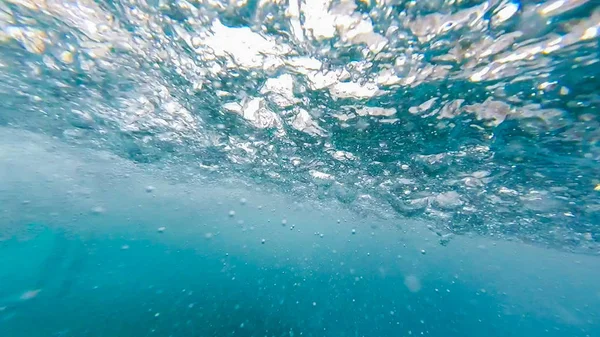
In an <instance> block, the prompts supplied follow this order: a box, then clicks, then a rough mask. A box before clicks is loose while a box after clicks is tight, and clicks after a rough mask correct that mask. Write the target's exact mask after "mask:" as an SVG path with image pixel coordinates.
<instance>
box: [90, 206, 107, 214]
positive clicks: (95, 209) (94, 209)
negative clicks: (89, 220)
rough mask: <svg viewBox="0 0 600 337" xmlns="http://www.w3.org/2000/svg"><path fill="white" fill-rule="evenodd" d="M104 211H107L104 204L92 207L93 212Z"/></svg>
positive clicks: (100, 212)
mask: <svg viewBox="0 0 600 337" xmlns="http://www.w3.org/2000/svg"><path fill="white" fill-rule="evenodd" d="M104 212H106V209H104V207H102V206H96V207H94V208H92V213H94V214H102V213H104Z"/></svg>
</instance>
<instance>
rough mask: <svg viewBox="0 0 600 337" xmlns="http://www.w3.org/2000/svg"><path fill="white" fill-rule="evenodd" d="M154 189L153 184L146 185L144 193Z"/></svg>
mask: <svg viewBox="0 0 600 337" xmlns="http://www.w3.org/2000/svg"><path fill="white" fill-rule="evenodd" d="M153 191H154V186H146V193H151V192H153Z"/></svg>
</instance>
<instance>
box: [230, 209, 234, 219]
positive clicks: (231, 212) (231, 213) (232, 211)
mask: <svg viewBox="0 0 600 337" xmlns="http://www.w3.org/2000/svg"><path fill="white" fill-rule="evenodd" d="M234 216H235V211H234V210H231V211H229V217H230V218H232V217H234Z"/></svg>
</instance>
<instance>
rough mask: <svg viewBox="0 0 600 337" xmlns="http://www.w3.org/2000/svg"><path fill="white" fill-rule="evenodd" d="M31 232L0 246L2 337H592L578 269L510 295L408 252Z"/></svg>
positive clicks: (598, 329)
mask: <svg viewBox="0 0 600 337" xmlns="http://www.w3.org/2000/svg"><path fill="white" fill-rule="evenodd" d="M224 225H225V224H224ZM28 231H29V232H30V233H31V235H30V236H29V237H27V238H25V239H23V238H20V239H16V238H13V239H8V240H5V241H3V242H1V243H0V276H1V278H0V286H1V288H0V300H1V301H2V302H1V303H0V308H1V311H0V335H1V336H5V337H13V336H14V337H17V336H28V337H37V336H165V337H167V336H173V337H175V336H186V337H187V336H215V337H216V336H219V337H221V336H257V337H258V336H260V337H263V336H269V337H270V336H289V337H294V336H295V337H297V336H336V337H337V336H352V337H356V336H361V337H362V336H365V337H366V336H436V337H437V336H444V337H446V336H465V337H466V336H473V337H475V336H528V337H533V336H561V337H562V336H599V335H600V324H599V323H600V320H599V319H600V318H599V316H598V314H599V312H597V311H596V312H593V310H597V309H598V305H597V301H598V298H599V297H598V296H599V295H600V294H599V293H591V294H587V295H588V298H587V299H588V300H590V298H591V300H592V302H587V303H588V304H584V303H583V302H582V303H579V304H581V306H578V302H577V301H579V300H578V298H579V297H582V295H583V296H584V297H585V296H586V294H582V293H581V291H589V289H590V288H589V286H588V287H585V286H584V288H583V289H582V288H578V280H577V279H576V278H577V277H578V276H579V274H578V273H577V271H575V272H574V273H571V272H569V271H568V270H566V271H565V272H564V275H567V276H568V275H572V276H573V278H568V277H567V278H565V279H564V282H565V284H563V285H560V286H559V287H555V288H552V284H555V282H556V281H557V280H556V279H554V280H548V279H545V277H548V278H554V277H555V276H556V272H554V271H551V272H550V273H548V275H546V276H545V275H544V274H539V275H538V276H539V279H538V282H537V283H536V282H532V279H535V278H531V277H530V276H531V275H530V274H529V273H528V272H524V274H525V275H524V276H523V283H521V284H515V287H514V288H515V289H512V290H514V291H513V292H512V293H511V287H510V286H508V287H504V289H505V290H506V292H499V289H500V288H502V287H498V286H497V285H491V286H490V288H489V289H485V288H482V287H481V286H482V282H480V281H478V280H476V278H477V277H475V276H474V275H473V276H471V274H473V270H472V269H471V270H469V269H470V268H466V269H467V270H465V269H464V268H456V269H455V268H454V267H455V266H447V267H445V268H435V267H434V268H429V270H427V271H426V272H423V271H421V272H417V273H415V274H410V275H408V276H407V273H406V270H407V268H405V267H404V266H403V263H406V262H402V263H398V262H397V261H396V260H397V259H398V260H402V259H406V258H405V257H402V256H398V255H396V254H394V252H388V253H386V254H372V255H371V254H357V253H356V251H353V249H342V250H340V251H339V252H327V249H324V248H323V247H317V248H314V247H313V248H311V247H307V250H311V249H313V250H316V251H317V253H318V254H312V255H311V254H308V253H307V254H301V256H295V257H291V256H290V255H286V254H284V253H282V254H279V253H278V252H273V254H269V255H271V257H270V258H269V259H268V261H261V260H260V257H258V256H256V255H254V256H253V251H254V250H255V249H260V250H264V251H268V250H269V249H272V248H270V247H269V244H270V242H265V243H261V242H258V241H256V240H254V241H253V242H248V244H253V245H255V246H256V247H251V248H250V249H248V250H247V252H246V253H244V252H243V249H240V250H237V251H235V250H234V251H232V252H231V253H228V252H226V250H227V249H225V248H224V247H223V245H221V244H220V243H219V240H218V238H205V239H204V240H203V241H198V242H197V243H194V244H192V243H189V242H188V243H187V244H177V243H175V242H173V241H171V240H166V239H163V238H164V237H165V236H164V235H163V234H161V233H158V232H157V233H156V234H155V235H156V238H155V239H154V240H153V239H151V236H150V238H141V237H136V236H135V235H133V236H132V235H130V236H111V235H109V234H106V233H105V234H98V235H89V234H86V235H77V234H74V233H70V232H68V231H64V230H59V229H56V228H54V229H53V228H49V227H46V226H43V225H39V224H38V225H30V226H29V229H28ZM351 235H352V234H351ZM455 243H456V244H460V242H458V243H457V242H455ZM454 246H455V248H454V249H453V248H448V249H449V250H450V252H451V254H453V253H454V252H453V251H455V250H456V245H454ZM357 247H358V246H357ZM357 249H358V250H362V249H361V248H357ZM531 249H535V248H526V249H524V250H523V252H522V253H523V254H530V253H531ZM397 250H398V252H400V251H401V248H398V249H397ZM482 251H484V250H482ZM280 253H281V252H280ZM487 254H488V253H487V252H485V251H484V252H483V253H482V254H481V255H482V256H485V255H487ZM556 254H558V253H556ZM556 254H555V253H552V254H551V255H552V257H551V258H549V259H548V258H545V259H542V260H541V261H540V263H541V264H546V266H545V267H540V266H539V265H538V266H535V265H532V266H531V268H532V269H534V270H537V271H538V272H539V271H543V270H545V269H552V268H557V269H558V268H559V267H558V266H552V265H548V264H547V263H548V261H552V260H553V258H555V257H556V256H558V255H556ZM277 255H281V256H280V257H277ZM358 255H360V257H358ZM421 255H423V256H424V258H426V257H427V256H426V254H421ZM416 256H417V255H415V256H411V257H407V258H410V259H415V258H416ZM470 256H471V258H475V257H476V254H470ZM463 257H464V256H463ZM513 257H514V256H513ZM584 258H585V257H584ZM482 259H483V260H484V261H486V260H489V258H485V257H483V258H482ZM509 260H510V259H509ZM509 260H508V261H509ZM461 261H462V260H461ZM422 263H425V262H422ZM461 263H462V264H463V265H464V264H465V263H470V262H468V261H462V262H461ZM409 264H410V263H409ZM433 264H434V265H435V264H436V263H433ZM474 264H475V265H481V264H480V263H474ZM483 264H485V262H484V263H483ZM583 264H586V262H583ZM393 268H397V269H399V270H401V271H402V269H404V270H403V271H402V272H398V271H397V270H393ZM520 268H523V265H515V266H514V267H513V268H512V269H513V271H514V272H515V273H518V271H519V269H520ZM567 268H569V267H567ZM510 269H511V267H510V266H509V267H508V268H507V270H510ZM487 272H488V270H487V269H482V270H481V273H487ZM514 276H515V277H514V278H512V280H514V281H518V280H519V275H514ZM558 281H559V282H557V284H559V283H561V281H560V280H558ZM501 282H506V280H504V281H501ZM584 283H586V284H588V283H587V282H584ZM483 284H484V283H483ZM553 289H554V290H553ZM597 289H598V288H596V290H597ZM536 293H537V294H536ZM539 294H542V295H541V296H539ZM569 296H572V297H573V298H572V299H570V298H568V297H569ZM593 297H596V300H595V302H594V299H593ZM537 302H539V303H537ZM589 303H592V306H590V305H589ZM593 303H596V304H595V307H594V306H593Z"/></svg>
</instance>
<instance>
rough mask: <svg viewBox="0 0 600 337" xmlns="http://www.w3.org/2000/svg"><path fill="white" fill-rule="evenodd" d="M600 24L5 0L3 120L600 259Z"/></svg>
mask: <svg viewBox="0 0 600 337" xmlns="http://www.w3.org/2000/svg"><path fill="white" fill-rule="evenodd" d="M599 29H600V11H599V10H598V8H597V6H596V5H595V4H594V2H593V1H576V0H570V1H545V2H542V3H538V4H536V3H529V2H526V3H518V2H512V1H474V2H453V1H418V2H399V3H390V2H385V1H372V2H353V1H348V0H344V1H327V0H311V1H291V2H290V3H281V2H275V1H273V2H272V1H261V2H259V3H258V4H256V5H253V6H250V5H249V4H246V3H245V2H219V1H159V2H156V3H154V2H152V3H151V2H147V1H142V0H140V1H133V0H131V1H116V2H111V3H110V4H106V3H102V2H94V1H88V0H79V1H59V0H47V1H41V2H38V1H31V0H19V1H17V0H10V1H6V2H3V3H2V4H0V95H2V97H3V98H4V99H2V100H0V124H2V125H6V126H10V127H17V128H25V129H28V130H32V131H35V132H42V133H45V134H49V135H52V136H55V137H58V138H61V139H63V140H65V141H68V142H72V143H75V144H79V145H82V146H89V147H94V148H100V149H105V150H109V151H112V152H113V153H115V154H117V155H119V156H122V157H125V158H128V159H131V160H133V161H136V162H140V163H149V162H153V163H160V164H163V165H171V164H174V163H180V164H181V163H185V165H186V166H189V167H190V170H191V171H193V172H195V174H198V175H202V174H213V173H215V172H216V173H218V174H219V175H222V176H235V177H237V178H242V179H245V180H248V181H258V182H260V183H264V184H269V185H272V186H276V187H279V188H281V189H282V190H285V191H290V192H291V193H295V194H297V195H298V197H304V198H315V197H316V198H322V199H323V200H327V199H328V198H332V197H333V198H336V199H337V200H339V201H342V202H344V203H347V204H350V205H351V206H352V208H353V209H355V210H357V211H358V212H364V213H374V214H378V215H380V216H384V217H389V216H396V215H400V216H406V217H419V218H427V219H432V220H434V222H435V223H436V225H435V226H436V228H435V231H436V232H438V233H440V235H443V234H447V233H478V234H482V235H493V236H495V237H516V238H519V239H522V240H526V241H533V242H537V243H540V244H545V245H551V246H554V247H559V248H566V249H571V250H577V251H581V252H586V253H597V252H598V247H597V242H598V238H599V235H600V233H599V232H598V227H597V226H594V224H595V223H596V222H597V220H598V216H599V213H598V212H599V211H600V210H599V209H598V207H597V206H596V205H597V203H598V197H599V194H598V193H600V192H598V190H599V189H600V188H597V186H600V185H598V184H599V183H600V178H598V177H599V174H598V173H599V171H600V169H599V168H600V167H599V165H598V164H597V161H598V158H599V155H600V152H599V149H598V146H597V139H598V137H599V136H600V134H599V132H600V128H599V125H598V121H597V115H598V113H597V110H598V103H599V102H600V100H599V97H598V93H597V92H598V80H597V75H598V69H600V68H598V66H597V63H598V41H599V39H598V31H599ZM482 172H485V174H483V173H482Z"/></svg>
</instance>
